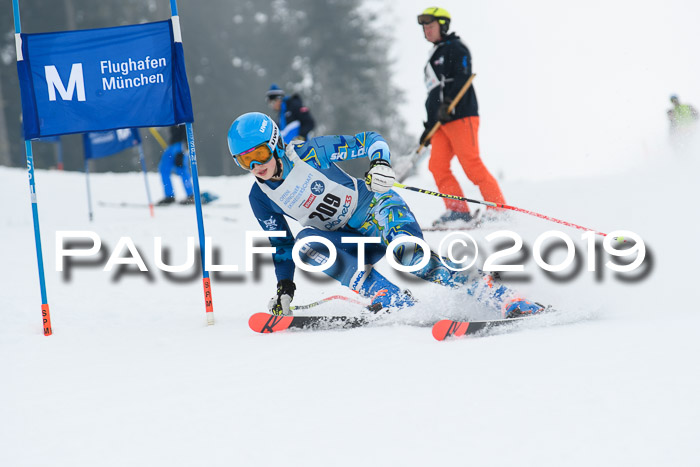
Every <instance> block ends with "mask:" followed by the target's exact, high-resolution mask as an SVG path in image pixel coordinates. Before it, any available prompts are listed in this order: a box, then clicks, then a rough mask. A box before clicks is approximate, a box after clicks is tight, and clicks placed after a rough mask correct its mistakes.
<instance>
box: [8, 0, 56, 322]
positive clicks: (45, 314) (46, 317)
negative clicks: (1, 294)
mask: <svg viewBox="0 0 700 467" xmlns="http://www.w3.org/2000/svg"><path fill="white" fill-rule="evenodd" d="M12 12H13V14H14V19H15V44H16V47H17V61H18V62H19V61H21V60H23V59H24V57H23V56H22V39H21V36H20V34H21V32H22V27H21V26H20V19H19V3H18V0H12ZM24 152H25V154H26V156H27V172H28V175H29V194H30V196H31V202H32V219H33V221H34V244H35V246H36V261H37V263H38V265H39V288H40V289H41V316H42V321H43V328H44V335H45V336H50V335H51V334H53V329H52V328H51V314H50V313H49V302H48V299H47V298H46V277H45V275H44V255H43V253H42V251H41V230H40V228H39V208H38V206H37V199H36V181H35V176H34V153H33V152H32V143H31V141H27V140H25V141H24Z"/></svg>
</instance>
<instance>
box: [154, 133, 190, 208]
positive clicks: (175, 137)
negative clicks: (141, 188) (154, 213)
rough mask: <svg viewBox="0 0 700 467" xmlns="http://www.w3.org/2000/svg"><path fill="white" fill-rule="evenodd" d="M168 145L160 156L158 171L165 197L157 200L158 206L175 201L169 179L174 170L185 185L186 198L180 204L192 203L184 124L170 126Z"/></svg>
mask: <svg viewBox="0 0 700 467" xmlns="http://www.w3.org/2000/svg"><path fill="white" fill-rule="evenodd" d="M168 144H169V146H168V147H167V148H165V152H163V155H162V156H161V158H160V163H159V164H158V171H159V172H160V176H161V179H162V180H163V190H164V191H165V198H163V199H162V200H160V201H158V206H167V205H168V204H172V203H174V202H175V190H174V189H173V184H172V182H171V181H170V174H171V173H172V172H173V170H174V171H175V173H177V174H178V175H179V176H180V177H181V178H182V184H183V185H184V186H185V193H186V194H187V198H185V199H184V200H182V201H180V204H192V203H194V189H193V187H192V174H191V173H190V165H189V164H188V163H187V157H189V151H188V150H187V130H186V128H185V125H178V126H173V127H170V139H169V141H168Z"/></svg>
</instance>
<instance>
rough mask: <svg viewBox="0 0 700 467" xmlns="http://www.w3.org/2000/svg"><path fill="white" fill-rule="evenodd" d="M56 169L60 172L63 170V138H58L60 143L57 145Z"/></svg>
mask: <svg viewBox="0 0 700 467" xmlns="http://www.w3.org/2000/svg"><path fill="white" fill-rule="evenodd" d="M56 168H57V169H58V170H63V142H62V141H61V137H60V136H59V137H58V142H57V143H56Z"/></svg>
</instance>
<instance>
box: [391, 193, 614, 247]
mask: <svg viewBox="0 0 700 467" xmlns="http://www.w3.org/2000/svg"><path fill="white" fill-rule="evenodd" d="M394 186H395V187H396V188H403V189H404V190H410V191H416V192H418V193H423V194H425V195H431V196H437V197H440V198H448V199H454V200H457V201H466V202H468V203H475V204H481V205H483V206H488V207H491V208H499V209H509V210H511V211H516V212H522V213H524V214H529V215H531V216H535V217H539V218H540V219H544V220H548V221H551V222H556V223H557V224H563V225H566V226H569V227H573V228H575V229H579V230H586V231H589V232H594V233H596V234H597V235H602V236H603V237H605V236H607V235H608V234H606V233H603V232H598V231H597V230H593V229H589V228H588V227H583V226H581V225H578V224H573V223H571V222H567V221H563V220H561V219H556V218H554V217H550V216H545V215H544V214H540V213H538V212H534V211H528V210H527V209H522V208H518V207H515V206H509V205H507V204H497V203H492V202H490V201H481V200H478V199H470V198H464V197H462V196H455V195H446V194H444V193H438V192H436V191H430V190H424V189H422V188H416V187H412V186H406V185H402V184H401V183H394Z"/></svg>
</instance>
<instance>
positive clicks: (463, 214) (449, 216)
mask: <svg viewBox="0 0 700 467" xmlns="http://www.w3.org/2000/svg"><path fill="white" fill-rule="evenodd" d="M473 219H474V217H473V216H472V215H471V213H470V212H469V211H452V210H449V209H448V210H447V211H445V213H444V214H443V215H442V216H440V217H438V218H437V220H436V221H435V222H433V227H444V226H445V225H446V224H448V223H452V222H455V221H460V223H467V224H468V223H470V222H471V221H472V220H473Z"/></svg>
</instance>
